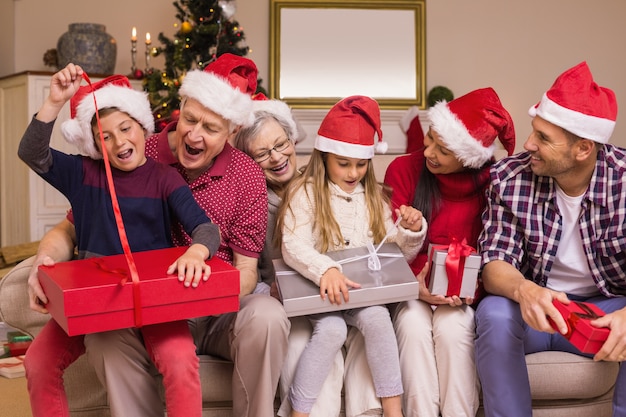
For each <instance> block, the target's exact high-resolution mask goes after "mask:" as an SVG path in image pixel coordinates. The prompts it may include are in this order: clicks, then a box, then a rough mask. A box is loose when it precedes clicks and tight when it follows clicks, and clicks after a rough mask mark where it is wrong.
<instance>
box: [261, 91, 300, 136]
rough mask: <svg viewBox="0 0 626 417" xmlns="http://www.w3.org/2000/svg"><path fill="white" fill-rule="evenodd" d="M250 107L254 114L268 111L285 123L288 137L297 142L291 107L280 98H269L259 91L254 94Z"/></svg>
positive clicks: (296, 127)
mask: <svg viewBox="0 0 626 417" xmlns="http://www.w3.org/2000/svg"><path fill="white" fill-rule="evenodd" d="M252 109H253V111H254V113H255V114H257V113H259V112H264V113H269V114H271V115H272V116H273V117H274V118H275V119H276V120H278V121H279V122H281V123H282V124H285V125H286V126H287V128H288V129H287V130H288V131H287V132H286V133H287V136H288V137H289V139H291V140H292V141H293V142H294V143H296V142H298V140H299V136H300V133H299V131H298V125H297V124H296V121H295V119H294V118H293V114H292V113H291V108H290V107H289V106H288V105H287V103H285V102H283V101H281V100H270V99H268V98H267V97H266V96H265V94H263V93H259V94H257V95H255V96H254V101H253V102H252Z"/></svg>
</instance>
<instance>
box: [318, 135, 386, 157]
mask: <svg viewBox="0 0 626 417" xmlns="http://www.w3.org/2000/svg"><path fill="white" fill-rule="evenodd" d="M315 149H317V150H318V151H321V152H330V153H334V154H335V155H340V156H344V157H346V158H357V159H372V158H373V157H374V145H357V144H356V143H347V142H344V141H341V140H335V139H330V138H327V137H325V136H320V135H318V136H317V137H316V138H315Z"/></svg>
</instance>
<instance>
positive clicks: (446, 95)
mask: <svg viewBox="0 0 626 417" xmlns="http://www.w3.org/2000/svg"><path fill="white" fill-rule="evenodd" d="M442 100H445V101H447V102H450V101H452V100H454V94H453V93H452V90H450V89H449V88H448V87H444V86H442V85H438V86H436V87H433V88H432V89H431V90H430V91H429V92H428V96H427V97H426V104H428V107H432V106H434V105H435V104H437V103H438V102H440V101H442Z"/></svg>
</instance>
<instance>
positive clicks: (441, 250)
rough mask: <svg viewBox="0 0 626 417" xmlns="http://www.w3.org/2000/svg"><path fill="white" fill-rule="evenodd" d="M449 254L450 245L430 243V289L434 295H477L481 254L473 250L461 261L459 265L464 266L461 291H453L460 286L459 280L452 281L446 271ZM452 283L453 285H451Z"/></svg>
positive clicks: (466, 296) (465, 296) (464, 296)
mask: <svg viewBox="0 0 626 417" xmlns="http://www.w3.org/2000/svg"><path fill="white" fill-rule="evenodd" d="M447 256H448V245H432V244H431V245H429V247H428V259H429V261H430V262H431V264H430V278H429V282H428V290H429V291H430V293H431V294H432V295H445V296H452V295H458V296H459V297H460V298H468V297H475V293H476V285H477V283H478V270H479V269H480V255H478V254H477V253H476V251H475V250H472V253H471V254H470V255H468V256H466V257H462V258H463V259H462V260H461V261H460V265H459V267H463V272H462V280H461V285H460V289H459V292H458V293H456V291H453V288H454V287H456V288H458V282H453V283H451V282H450V281H449V280H448V274H447V272H446V257H447ZM450 284H452V286H451V285H450Z"/></svg>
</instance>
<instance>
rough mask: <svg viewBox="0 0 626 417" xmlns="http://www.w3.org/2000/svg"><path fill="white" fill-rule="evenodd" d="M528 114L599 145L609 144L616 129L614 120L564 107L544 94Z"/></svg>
mask: <svg viewBox="0 0 626 417" xmlns="http://www.w3.org/2000/svg"><path fill="white" fill-rule="evenodd" d="M528 114H529V115H530V116H531V117H535V116H539V117H541V118H542V119H544V120H546V121H548V122H550V123H552V124H554V125H557V126H559V127H562V128H563V129H565V130H567V131H568V132H571V133H573V134H575V135H577V136H580V137H581V138H585V139H591V140H593V141H595V142H599V143H607V142H608V141H609V138H610V137H611V135H612V134H613V129H614V128H615V122H614V121H613V120H609V119H604V118H602V117H597V116H591V115H589V114H584V113H581V112H577V111H575V110H572V109H568V108H566V107H563V106H561V105H560V104H558V103H556V102H554V101H552V100H550V98H548V95H547V94H546V93H544V94H543V96H542V97H541V101H540V102H539V104H538V105H536V106H532V107H531V108H530V109H528Z"/></svg>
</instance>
